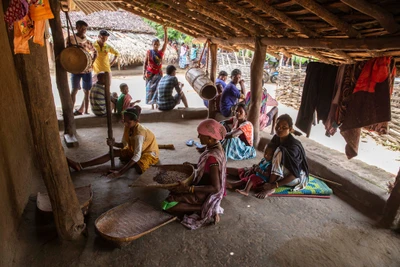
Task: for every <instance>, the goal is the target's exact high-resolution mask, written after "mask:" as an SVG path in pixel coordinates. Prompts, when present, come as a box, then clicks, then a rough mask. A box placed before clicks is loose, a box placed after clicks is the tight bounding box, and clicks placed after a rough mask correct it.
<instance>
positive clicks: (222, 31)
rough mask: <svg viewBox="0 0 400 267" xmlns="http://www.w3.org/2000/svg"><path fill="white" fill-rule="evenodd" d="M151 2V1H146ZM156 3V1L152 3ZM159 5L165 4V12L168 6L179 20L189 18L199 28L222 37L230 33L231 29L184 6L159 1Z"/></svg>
mask: <svg viewBox="0 0 400 267" xmlns="http://www.w3.org/2000/svg"><path fill="white" fill-rule="evenodd" d="M146 2H149V1H146ZM152 2H154V1H152ZM157 3H160V4H163V7H164V9H163V12H164V11H166V10H167V9H165V6H168V7H169V9H170V12H172V13H173V14H174V15H175V16H177V17H179V18H187V19H186V21H187V22H188V23H190V20H194V22H195V25H196V26H198V27H203V28H204V27H206V28H209V29H211V30H212V31H215V32H218V33H219V35H221V36H228V34H227V32H229V29H227V28H224V27H223V26H221V25H220V24H219V23H218V22H216V21H215V20H211V21H209V20H207V19H204V16H201V15H198V14H197V13H195V12H192V11H190V10H189V9H188V8H186V7H185V6H184V5H178V4H176V3H175V2H173V1H171V0H167V1H166V0H157Z"/></svg>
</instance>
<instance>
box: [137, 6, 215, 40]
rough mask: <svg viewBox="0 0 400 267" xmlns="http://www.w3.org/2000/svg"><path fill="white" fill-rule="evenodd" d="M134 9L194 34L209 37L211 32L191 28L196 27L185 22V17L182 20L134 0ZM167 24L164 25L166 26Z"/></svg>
mask: <svg viewBox="0 0 400 267" xmlns="http://www.w3.org/2000/svg"><path fill="white" fill-rule="evenodd" d="M134 9H140V10H141V11H142V13H143V12H147V13H150V14H154V15H156V16H158V17H160V18H163V19H164V20H167V21H168V22H174V23H175V25H181V26H182V27H184V28H187V29H189V30H190V31H193V32H196V33H197V32H198V33H202V34H206V35H209V34H211V33H212V30H210V29H208V28H204V27H198V28H196V27H195V26H193V25H196V23H195V22H193V21H192V20H187V19H186V18H185V16H184V17H183V18H181V17H180V16H176V15H175V14H170V13H169V12H168V11H166V10H159V9H156V8H152V7H151V6H149V5H146V3H145V1H141V0H136V1H135V7H134ZM168 22H167V24H166V25H168Z"/></svg>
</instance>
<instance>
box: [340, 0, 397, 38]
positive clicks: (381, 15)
mask: <svg viewBox="0 0 400 267" xmlns="http://www.w3.org/2000/svg"><path fill="white" fill-rule="evenodd" d="M340 1H341V2H343V3H345V4H346V5H349V6H351V7H352V8H354V9H356V10H358V11H360V12H361V13H364V14H367V15H368V16H371V17H373V18H375V19H376V20H377V21H379V23H380V24H381V25H382V26H383V27H384V28H385V29H386V30H387V31H388V32H390V33H396V32H399V31H400V25H399V24H398V23H397V22H396V20H395V19H394V17H393V14H392V13H390V12H389V11H387V10H385V9H383V8H382V7H380V6H378V5H375V4H372V3H368V2H367V1H364V0H340Z"/></svg>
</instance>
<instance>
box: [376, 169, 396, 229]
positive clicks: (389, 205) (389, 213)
mask: <svg viewBox="0 0 400 267" xmlns="http://www.w3.org/2000/svg"><path fill="white" fill-rule="evenodd" d="M399 212H400V169H399V172H398V173H397V177H396V182H395V185H394V188H393V190H392V193H391V194H390V196H389V198H388V200H387V202H386V205H385V209H384V211H383V217H382V219H381V221H380V224H381V225H382V226H383V227H385V228H390V227H391V226H392V224H393V222H394V220H395V219H396V216H397V215H398V214H399ZM395 229H396V230H400V223H399V224H398V225H396V226H395Z"/></svg>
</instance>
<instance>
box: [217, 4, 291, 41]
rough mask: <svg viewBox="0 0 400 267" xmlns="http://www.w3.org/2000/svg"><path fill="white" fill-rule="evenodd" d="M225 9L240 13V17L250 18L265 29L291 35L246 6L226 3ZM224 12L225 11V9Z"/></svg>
mask: <svg viewBox="0 0 400 267" xmlns="http://www.w3.org/2000/svg"><path fill="white" fill-rule="evenodd" d="M225 9H231V10H234V11H236V12H239V13H240V17H243V18H246V19H250V20H252V21H254V22H255V23H256V24H258V25H260V26H262V27H263V28H265V30H267V31H270V32H273V33H276V34H279V35H283V36H289V37H290V36H293V35H291V34H290V33H288V32H285V31H284V30H282V29H280V28H278V27H276V26H275V25H274V24H272V23H271V22H269V21H268V20H267V19H265V18H262V17H260V16H258V15H257V14H255V13H254V12H252V11H250V10H249V9H247V8H244V7H242V6H239V5H233V6H231V5H227V6H225ZM225 12H227V10H225Z"/></svg>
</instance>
